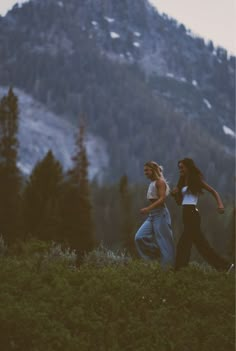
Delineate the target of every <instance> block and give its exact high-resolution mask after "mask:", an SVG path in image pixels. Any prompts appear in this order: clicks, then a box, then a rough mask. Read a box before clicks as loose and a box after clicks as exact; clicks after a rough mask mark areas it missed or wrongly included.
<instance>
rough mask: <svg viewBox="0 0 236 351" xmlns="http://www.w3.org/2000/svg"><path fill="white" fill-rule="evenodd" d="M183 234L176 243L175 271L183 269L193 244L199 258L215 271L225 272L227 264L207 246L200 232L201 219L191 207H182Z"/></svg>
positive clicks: (196, 210)
mask: <svg viewBox="0 0 236 351" xmlns="http://www.w3.org/2000/svg"><path fill="white" fill-rule="evenodd" d="M183 223H184V232H183V234H182V236H181V238H180V240H179V242H178V245H177V251H176V261H175V269H176V270H178V269H180V268H182V267H185V266H187V265H188V263H189V259H190V255H191V248H192V245H193V244H194V245H195V246H196V248H197V250H198V252H199V253H200V254H201V256H202V257H203V258H204V259H205V260H206V261H207V262H208V263H209V264H210V265H211V266H213V267H214V268H216V269H217V270H226V269H227V267H228V266H229V262H228V261H227V260H225V259H224V258H222V257H220V256H219V255H218V254H217V253H216V252H215V251H214V250H213V249H212V248H211V247H210V245H209V243H208V241H207V240H206V238H205V237H204V235H203V234H202V231H201V226H200V224H201V217H200V215H199V212H198V209H197V208H196V207H195V206H193V205H184V206H183Z"/></svg>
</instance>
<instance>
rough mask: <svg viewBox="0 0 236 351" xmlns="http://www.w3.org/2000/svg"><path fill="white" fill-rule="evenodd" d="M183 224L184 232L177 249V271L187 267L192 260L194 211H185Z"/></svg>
mask: <svg viewBox="0 0 236 351" xmlns="http://www.w3.org/2000/svg"><path fill="white" fill-rule="evenodd" d="M183 224H184V231H183V234H182V235H181V237H180V239H179V242H178V244H177V249H176V258H175V270H179V269H180V268H183V267H186V266H187V265H188V263H189V260H190V256H191V249H192V244H193V238H192V233H193V211H192V209H191V208H187V209H186V208H184V209H183Z"/></svg>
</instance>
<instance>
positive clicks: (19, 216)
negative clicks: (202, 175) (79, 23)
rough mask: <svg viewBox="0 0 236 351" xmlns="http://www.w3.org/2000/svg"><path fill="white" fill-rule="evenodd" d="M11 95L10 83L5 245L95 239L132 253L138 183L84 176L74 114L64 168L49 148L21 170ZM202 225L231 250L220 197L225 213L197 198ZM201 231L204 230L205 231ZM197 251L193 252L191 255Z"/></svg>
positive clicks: (0, 162)
mask: <svg viewBox="0 0 236 351" xmlns="http://www.w3.org/2000/svg"><path fill="white" fill-rule="evenodd" d="M18 123H19V120H18V101H17V96H16V95H15V94H14V92H13V90H12V89H11V88H10V89H9V91H8V94H7V95H6V96H4V97H3V98H2V99H1V101H0V235H2V236H3V238H4V241H6V243H7V244H8V245H10V246H14V245H15V244H17V243H18V242H20V241H26V240H29V239H30V238H37V239H39V240H44V241H55V242H60V243H62V244H64V245H66V246H69V247H70V248H72V249H75V250H77V252H78V253H79V254H80V255H83V254H84V253H86V252H88V251H90V250H92V249H93V248H94V247H96V246H97V245H99V244H100V243H101V242H103V243H104V244H105V245H106V246H107V247H110V248H116V249H117V248H118V249H120V248H123V249H126V250H127V251H128V252H129V253H130V254H131V255H136V252H135V247H134V235H135V232H136V230H137V228H138V227H139V225H140V224H141V221H142V220H143V218H142V217H141V216H139V212H138V211H139V208H141V207H142V206H143V202H144V199H145V191H146V185H145V184H143V183H139V184H134V183H132V184H130V183H129V179H128V177H127V175H125V174H124V175H123V176H122V177H120V179H119V180H118V182H115V183H107V184H98V183H97V182H96V181H89V179H88V167H89V162H88V158H87V153H86V148H85V144H84V138H85V133H86V130H85V127H86V126H85V124H84V121H83V118H81V120H80V126H79V128H78V135H77V139H76V142H75V152H74V155H72V160H73V166H72V167H71V169H69V170H68V171H64V170H63V168H62V165H61V164H60V162H59V161H58V160H56V159H55V157H54V155H53V153H52V151H51V150H49V151H48V152H47V154H46V155H45V157H44V158H43V159H42V160H40V161H38V162H37V164H36V165H35V166H34V168H33V170H32V172H31V174H30V175H29V176H28V177H25V176H23V174H22V173H21V171H20V170H19V168H18V164H17V160H18V147H19V143H18V140H17V132H18ZM167 205H168V207H169V209H170V212H171V216H172V226H173V231H174V234H175V237H176V240H177V239H178V236H179V235H180V233H181V230H182V228H181V213H180V209H179V208H178V207H177V206H176V205H175V203H174V201H173V199H171V198H169V199H168V200H167ZM200 209H202V211H203V212H204V214H205V216H204V217H205V223H203V227H204V229H205V230H206V231H207V236H208V239H209V240H210V241H211V243H212V244H213V246H215V247H216V248H217V249H218V251H220V252H223V253H225V254H228V255H231V256H232V255H234V249H233V247H234V243H235V239H234V238H235V237H234V208H233V204H232V203H231V201H230V200H227V199H226V214H225V216H224V217H223V218H216V215H214V216H213V215H212V214H213V213H214V204H213V202H212V201H211V199H210V198H208V197H207V196H206V198H204V201H202V202H201V201H200ZM208 232H209V233H208ZM196 257H197V256H196Z"/></svg>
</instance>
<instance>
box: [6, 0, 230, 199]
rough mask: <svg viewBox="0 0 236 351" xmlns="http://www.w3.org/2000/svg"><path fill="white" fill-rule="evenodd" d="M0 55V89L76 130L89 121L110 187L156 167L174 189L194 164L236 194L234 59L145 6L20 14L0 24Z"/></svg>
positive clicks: (77, 0)
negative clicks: (183, 169)
mask: <svg viewBox="0 0 236 351" xmlns="http://www.w3.org/2000/svg"><path fill="white" fill-rule="evenodd" d="M0 48H1V49H0V57H1V60H0V84H1V85H2V86H10V85H12V86H13V87H17V88H19V89H21V90H23V91H24V92H25V93H27V94H29V95H31V96H32V97H33V98H34V99H36V100H38V101H39V102H40V103H41V104H43V105H44V106H45V108H47V109H48V110H50V111H52V112H53V113H54V114H55V115H57V116H60V117H61V118H63V119H67V121H68V122H70V123H74V124H77V122H78V116H79V115H80V114H81V113H83V115H84V116H86V124H87V126H86V128H87V130H88V132H89V133H91V134H92V135H95V136H96V137H98V138H100V140H102V142H103V143H104V145H105V146H104V147H105V149H106V150H108V151H107V152H108V155H107V157H106V159H107V160H109V162H108V161H107V162H108V163H106V167H107V172H104V174H106V175H104V178H103V179H104V181H105V180H109V181H115V180H117V179H118V178H119V177H120V176H121V175H122V174H124V173H126V174H127V175H128V177H129V179H130V181H131V182H140V181H141V180H142V173H143V163H144V162H145V161H147V160H150V159H154V160H157V161H158V162H160V163H161V164H163V166H164V168H165V172H166V176H167V178H168V179H169V181H170V182H171V183H173V182H175V181H176V180H177V176H178V175H177V168H176V164H177V160H178V159H180V158H182V157H186V156H189V157H193V158H194V159H195V160H196V162H197V164H198V165H199V167H200V168H201V169H202V170H203V172H204V174H205V176H206V179H207V180H209V182H210V183H211V184H213V185H214V186H217V188H218V189H219V191H221V192H223V193H224V194H233V192H234V150H235V147H234V146H235V133H234V115H235V88H234V77H235V75H234V74H235V73H234V67H235V57H232V56H229V55H228V53H227V51H226V50H224V49H222V48H219V47H217V48H215V47H214V46H213V43H212V42H208V43H205V42H204V40H203V39H202V38H200V37H194V36H193V35H192V34H191V32H190V31H189V30H187V29H186V28H185V27H184V26H183V25H182V24H178V23H177V22H176V21H175V20H173V19H170V18H168V17H167V16H164V15H160V14H159V13H158V12H157V11H156V9H155V8H154V7H152V6H151V5H150V4H149V2H148V1H147V0H135V1H133V0H124V1H117V0H107V1H105V0H86V1H84V0H61V1H57V0H40V1H38V0H37V1H36V0H34V1H29V2H27V3H25V4H23V5H21V7H19V6H18V5H15V6H14V8H13V9H12V10H11V11H9V12H8V14H7V15H6V16H5V17H0ZM21 114H22V115H23V114H24V111H21ZM32 118H33V116H32ZM38 138H40V133H39V135H38ZM39 140H40V139H39ZM20 142H21V140H20ZM40 144H41V146H42V147H43V143H39V145H40ZM105 149H104V150H105ZM99 157H101V156H99V155H98V161H99ZM98 163H99V162H98ZM101 165H102V166H103V167H104V163H102V160H101Z"/></svg>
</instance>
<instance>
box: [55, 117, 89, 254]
mask: <svg viewBox="0 0 236 351" xmlns="http://www.w3.org/2000/svg"><path fill="white" fill-rule="evenodd" d="M84 139H85V125H84V122H83V121H82V122H81V124H80V127H79V133H78V137H77V139H76V150H75V155H74V156H73V158H72V160H73V167H72V169H71V170H70V171H69V173H68V176H69V177H68V185H67V191H66V192H65V196H66V198H65V199H64V201H63V202H64V206H63V214H62V217H63V218H64V225H66V228H67V230H68V232H67V235H68V238H69V241H70V243H71V246H72V247H73V248H75V249H77V250H78V251H79V253H82V254H83V253H85V252H87V251H89V250H91V249H92V248H93V247H94V236H93V220H92V206H91V200H90V185H89V180H88V165H89V162H88V158H87V152H86V147H85V141H84ZM65 204H67V205H65Z"/></svg>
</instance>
